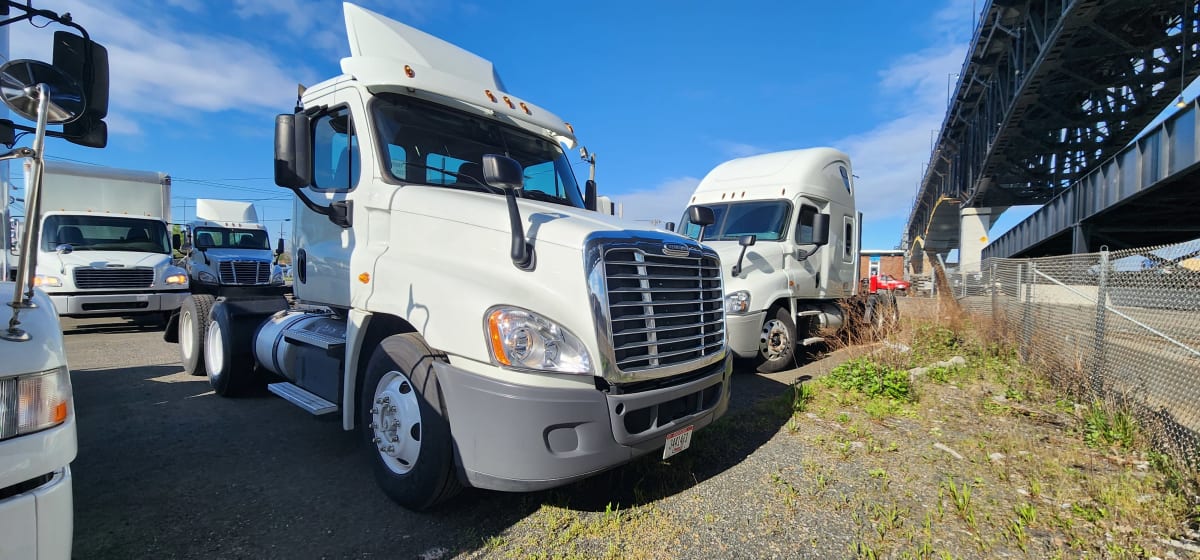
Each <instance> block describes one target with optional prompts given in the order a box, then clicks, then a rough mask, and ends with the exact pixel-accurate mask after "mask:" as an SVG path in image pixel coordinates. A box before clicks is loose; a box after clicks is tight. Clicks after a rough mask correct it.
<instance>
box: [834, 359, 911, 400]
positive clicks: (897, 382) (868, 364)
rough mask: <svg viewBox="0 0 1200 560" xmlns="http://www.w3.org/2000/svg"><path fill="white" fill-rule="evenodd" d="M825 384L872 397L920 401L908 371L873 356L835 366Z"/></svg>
mask: <svg viewBox="0 0 1200 560" xmlns="http://www.w3.org/2000/svg"><path fill="white" fill-rule="evenodd" d="M824 383H825V384H826V385H827V386H830V387H838V388H840V389H843V390H847V391H857V392H859V393H862V394H863V395H866V396H868V397H888V398H891V399H895V400H898V401H903V402H913V401H915V400H916V393H915V392H914V391H913V386H912V382H910V381H909V379H908V372H907V371H904V370H901V369H895V368H892V367H890V366H888V365H886V364H882V363H879V362H877V361H874V360H871V359H869V358H856V359H853V360H850V361H847V362H845V363H843V364H841V365H839V366H837V367H835V368H833V371H831V372H829V375H827V376H825V377H824Z"/></svg>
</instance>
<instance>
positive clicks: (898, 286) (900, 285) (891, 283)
mask: <svg viewBox="0 0 1200 560" xmlns="http://www.w3.org/2000/svg"><path fill="white" fill-rule="evenodd" d="M878 282H879V288H880V289H883V290H898V291H901V292H904V293H906V294H907V293H908V289H909V288H910V287H912V282H909V281H908V280H900V279H898V278H893V277H892V276H891V275H889V274H880V275H879V279H878Z"/></svg>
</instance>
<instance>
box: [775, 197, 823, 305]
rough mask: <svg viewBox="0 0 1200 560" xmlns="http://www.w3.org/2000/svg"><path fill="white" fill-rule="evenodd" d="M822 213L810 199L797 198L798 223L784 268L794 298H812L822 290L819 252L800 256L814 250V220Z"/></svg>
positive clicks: (796, 220)
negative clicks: (803, 256) (803, 252)
mask: <svg viewBox="0 0 1200 560" xmlns="http://www.w3.org/2000/svg"><path fill="white" fill-rule="evenodd" d="M818 213H820V210H819V208H818V206H817V205H816V204H815V203H814V202H812V201H809V200H808V199H805V198H799V199H797V200H796V219H795V220H794V223H795V224H796V225H795V227H794V228H793V231H792V232H791V235H792V239H791V243H789V245H790V246H791V252H790V253H789V254H787V255H784V263H785V265H784V270H786V271H787V277H788V286H789V288H790V290H791V294H792V297H793V298H812V297H816V296H817V295H818V292H819V290H820V286H819V283H820V271H821V261H820V259H819V257H820V253H819V252H818V253H817V254H815V255H812V256H806V257H805V258H800V252H801V251H805V252H812V250H813V248H814V246H813V245H812V240H813V220H814V219H815V218H816V215H817V214H818Z"/></svg>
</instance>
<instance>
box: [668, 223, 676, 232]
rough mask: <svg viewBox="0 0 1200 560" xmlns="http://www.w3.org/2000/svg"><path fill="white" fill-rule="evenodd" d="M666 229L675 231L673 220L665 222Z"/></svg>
mask: <svg viewBox="0 0 1200 560" xmlns="http://www.w3.org/2000/svg"><path fill="white" fill-rule="evenodd" d="M667 231H675V222H667Z"/></svg>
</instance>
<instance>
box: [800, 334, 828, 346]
mask: <svg viewBox="0 0 1200 560" xmlns="http://www.w3.org/2000/svg"><path fill="white" fill-rule="evenodd" d="M818 342H825V337H823V336H810V337H808V338H806V339H804V340H801V341H800V345H801V346H812V345H813V344H816V343H818Z"/></svg>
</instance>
